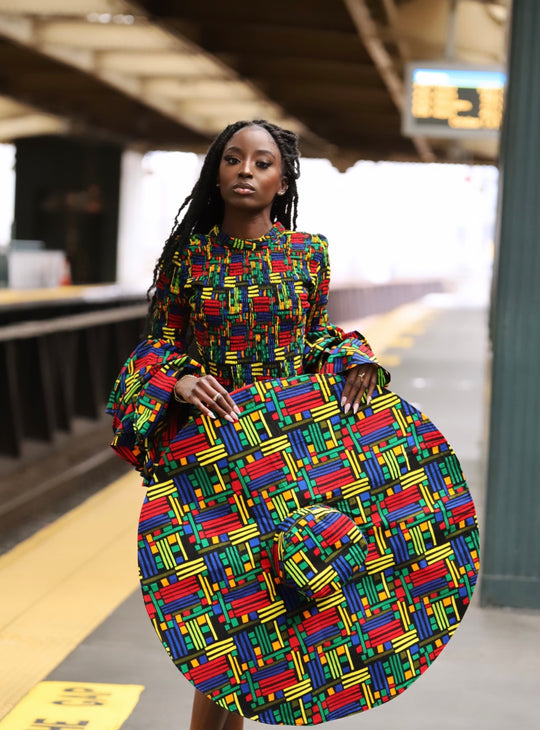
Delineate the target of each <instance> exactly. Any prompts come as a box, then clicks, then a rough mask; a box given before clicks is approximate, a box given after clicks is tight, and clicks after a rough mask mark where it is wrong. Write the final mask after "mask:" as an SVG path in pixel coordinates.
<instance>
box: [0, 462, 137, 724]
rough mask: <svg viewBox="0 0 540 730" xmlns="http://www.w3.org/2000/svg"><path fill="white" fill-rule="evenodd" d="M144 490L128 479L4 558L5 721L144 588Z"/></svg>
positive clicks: (0, 698)
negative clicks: (140, 562) (140, 566)
mask: <svg viewBox="0 0 540 730" xmlns="http://www.w3.org/2000/svg"><path fill="white" fill-rule="evenodd" d="M140 484H141V479H140V477H139V475H138V474H137V473H136V472H132V473H129V474H127V475H126V476H124V477H122V478H121V479H118V480H117V481H115V482H113V483H112V484H111V485H110V486H109V487H107V488H106V489H104V490H103V491H101V492H99V493H98V494H96V495H94V496H93V497H91V498H90V499H88V500H87V501H86V502H84V503H83V504H82V505H80V506H79V507H76V508H75V509H74V510H72V511H71V512H69V513H68V514H66V515H64V516H63V517H61V518H60V519H58V520H56V522H54V523H53V524H51V525H49V526H48V527H45V528H44V529H43V530H40V531H39V532H38V533H36V534H35V535H33V536H32V537H30V538H29V539H28V540H25V541H24V542H22V543H20V544H19V545H17V547H15V548H14V549H13V550H11V551H10V552H8V553H6V554H5V555H2V556H0V593H1V596H2V600H1V601H0V656H1V657H2V660H1V662H0V686H1V687H2V692H0V717H3V716H4V715H5V714H6V713H7V712H9V710H11V709H12V708H13V707H14V706H15V705H16V704H17V702H19V700H20V699H21V697H23V696H24V695H25V694H26V693H27V692H28V691H29V690H30V689H31V688H32V687H33V686H34V685H35V684H37V683H38V682H40V681H41V680H42V679H44V678H45V677H46V676H47V675H48V674H49V673H50V672H51V671H52V670H53V669H54V668H55V667H56V666H57V665H58V664H59V663H60V662H61V661H62V660H63V659H64V658H65V657H66V656H67V655H68V654H69V653H70V652H71V651H72V650H73V649H74V648H75V647H76V646H77V645H78V644H79V643H80V642H81V641H82V640H83V639H84V638H85V637H86V636H88V634H89V633H90V632H91V631H93V630H94V629H95V628H96V627H97V626H99V624H100V623H101V622H102V621H104V620H105V619H106V618H107V616H109V614H110V613H111V612H112V611H113V610H114V609H115V608H116V607H117V606H119V605H120V603H122V601H124V600H125V599H126V598H127V597H128V596H129V595H130V593H132V592H133V590H135V588H136V587H137V585H138V575H137V551H136V535H137V522H138V516H139V512H140V506H141V502H142V499H143V496H144V490H143V489H141V486H140ZM18 730H20V727H19V728H18Z"/></svg>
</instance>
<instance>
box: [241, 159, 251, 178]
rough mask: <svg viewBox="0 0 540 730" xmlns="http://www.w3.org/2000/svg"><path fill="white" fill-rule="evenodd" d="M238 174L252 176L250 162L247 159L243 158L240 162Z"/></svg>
mask: <svg viewBox="0 0 540 730" xmlns="http://www.w3.org/2000/svg"><path fill="white" fill-rule="evenodd" d="M238 174H239V175H242V177H253V172H252V171H251V162H250V161H249V160H244V161H243V162H242V163H241V165H240V169H239V171H238Z"/></svg>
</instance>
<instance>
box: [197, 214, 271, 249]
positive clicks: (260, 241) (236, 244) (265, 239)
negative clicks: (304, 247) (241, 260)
mask: <svg viewBox="0 0 540 730" xmlns="http://www.w3.org/2000/svg"><path fill="white" fill-rule="evenodd" d="M284 231H285V228H284V227H283V226H282V225H281V223H280V222H279V221H276V222H275V223H274V225H273V226H272V228H271V229H270V230H269V231H268V233H265V234H264V236H261V237H260V238H234V236H229V235H228V234H227V233H224V232H223V231H222V230H220V228H219V226H214V227H213V228H212V230H211V231H210V235H211V236H212V237H214V238H216V240H217V241H218V242H219V243H221V244H222V245H223V246H227V247H228V248H235V249H256V248H264V247H265V246H268V245H269V244H270V243H275V242H276V241H277V240H278V239H279V238H280V236H281V235H282V234H283V233H284Z"/></svg>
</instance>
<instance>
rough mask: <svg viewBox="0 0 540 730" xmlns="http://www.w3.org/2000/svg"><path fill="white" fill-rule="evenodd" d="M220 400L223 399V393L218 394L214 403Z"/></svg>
mask: <svg viewBox="0 0 540 730" xmlns="http://www.w3.org/2000/svg"><path fill="white" fill-rule="evenodd" d="M220 398H223V393H216V394H215V396H214V397H213V398H212V400H213V401H214V402H216V401H217V400H219V399H220Z"/></svg>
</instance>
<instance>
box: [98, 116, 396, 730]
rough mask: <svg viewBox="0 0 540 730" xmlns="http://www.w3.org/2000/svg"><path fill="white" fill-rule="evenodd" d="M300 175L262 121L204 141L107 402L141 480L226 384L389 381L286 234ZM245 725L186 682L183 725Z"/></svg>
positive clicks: (216, 405)
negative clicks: (139, 337) (337, 316)
mask: <svg viewBox="0 0 540 730" xmlns="http://www.w3.org/2000/svg"><path fill="white" fill-rule="evenodd" d="M298 176H299V153H298V148H297V140H296V136H295V135H294V134H293V133H292V132H289V131H287V130H284V129H281V128H279V127H277V126H275V125H273V124H270V123H269V122H266V121H261V120H259V121H254V122H246V121H242V122H237V123H236V124H232V125H230V126H228V127H227V128H226V129H225V130H224V131H223V132H222V133H221V134H220V135H219V136H218V137H217V139H216V140H215V141H214V143H213V144H212V146H211V147H210V149H209V151H208V154H207V156H206V158H205V162H204V165H203V168H202V171H201V175H200V177H199V180H198V182H197V183H196V185H195V187H194V188H193V191H192V193H191V195H189V196H188V198H187V199H186V200H185V202H184V204H183V205H182V207H181V208H180V211H179V213H180V212H181V211H182V210H183V209H184V208H186V206H187V211H186V213H185V216H184V218H183V219H182V221H181V222H180V223H178V217H179V214H178V215H177V218H176V220H175V225H174V227H173V230H172V233H171V236H170V237H169V239H168V241H167V242H166V244H165V247H164V249H163V252H162V254H161V257H160V259H159V261H158V263H157V265H156V268H155V271H154V287H155V292H154V295H153V299H152V304H151V307H150V320H151V334H150V336H149V337H148V338H147V339H146V340H145V341H144V342H142V343H141V344H140V345H139V346H138V347H137V348H136V350H135V351H134V353H133V354H132V355H131V357H130V358H129V360H128V362H127V363H126V365H125V366H124V368H123V370H122V372H121V373H120V375H119V377H118V380H117V382H116V384H115V387H114V390H113V392H112V394H111V398H110V402H109V408H108V412H109V413H111V414H112V415H113V418H114V422H113V427H114V430H115V438H114V441H113V448H115V449H116V450H117V451H118V453H119V454H120V455H121V456H123V457H124V458H126V459H127V460H128V461H130V462H131V463H133V464H134V465H135V466H136V467H137V468H138V469H139V470H140V471H141V473H142V474H143V477H144V479H145V482H146V483H147V482H148V480H149V478H150V476H151V474H152V469H153V466H154V464H155V463H156V462H157V460H158V459H159V454H160V451H161V450H162V449H163V447H164V445H166V444H168V443H170V441H171V440H172V438H174V435H175V434H176V432H177V431H178V429H179V428H181V426H182V424H183V423H184V422H185V420H186V418H187V417H188V415H189V409H190V408H194V409H197V410H198V411H200V412H201V413H203V414H205V415H206V416H208V417H210V418H216V417H217V418H225V419H228V420H229V421H234V420H237V419H238V418H239V417H241V414H240V411H239V409H238V408H237V406H236V405H235V403H234V400H233V399H232V398H231V395H230V392H231V391H233V390H235V389H236V388H239V387H241V386H243V385H246V384H250V383H253V382H254V381H255V380H257V379H268V378H287V377H293V376H295V375H298V374H300V373H302V372H328V373H340V372H343V373H344V375H345V379H346V380H345V386H344V390H343V398H342V401H341V405H342V407H343V410H344V412H345V413H347V412H348V411H349V410H350V409H351V408H352V409H353V410H354V412H356V411H357V410H358V408H359V406H360V404H361V403H362V401H363V399H365V400H366V402H369V400H370V399H371V396H372V394H373V391H374V388H375V386H376V385H377V383H379V384H380V385H385V384H386V383H387V381H388V379H389V378H388V374H387V373H386V371H384V370H383V369H382V368H379V367H378V365H377V364H376V362H375V359H374V356H373V353H372V352H371V350H370V348H369V345H368V344H367V342H366V341H365V339H364V338H363V337H362V335H360V334H358V333H349V334H345V333H343V331H342V330H340V329H339V328H337V327H334V326H333V325H331V324H329V323H328V320H327V311H326V305H327V299H328V286H329V269H328V252H327V242H326V239H325V238H324V237H322V236H318V235H310V234H307V233H298V232H294V227H295V224H296V209H297V202H298V194H297V189H296V180H297V178H298ZM190 344H192V345H193V344H194V345H195V353H194V355H193V356H192V355H191V354H190V352H191V350H193V347H190ZM241 727H242V718H241V717H240V716H238V715H235V714H232V713H227V712H226V711H225V710H223V709H222V708H220V707H219V706H217V705H214V704H213V703H212V702H211V701H210V700H208V699H207V698H206V697H205V696H204V695H202V694H201V693H199V692H198V691H197V692H196V696H195V702H194V707H193V715H192V724H191V730H198V729H199V728H201V729H203V728H204V729H206V728H208V729H210V728H211V729H212V730H220V729H221V728H224V729H225V730H236V729H237V728H241Z"/></svg>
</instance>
